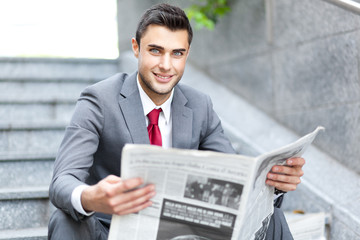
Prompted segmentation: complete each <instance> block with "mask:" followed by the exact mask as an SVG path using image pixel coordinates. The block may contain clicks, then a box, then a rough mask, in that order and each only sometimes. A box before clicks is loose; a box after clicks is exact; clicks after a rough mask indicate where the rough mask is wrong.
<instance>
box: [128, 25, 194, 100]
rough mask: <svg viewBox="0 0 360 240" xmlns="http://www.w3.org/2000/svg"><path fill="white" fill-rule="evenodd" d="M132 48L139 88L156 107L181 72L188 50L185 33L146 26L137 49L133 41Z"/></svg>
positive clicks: (166, 96) (186, 34)
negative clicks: (136, 65)
mask: <svg viewBox="0 0 360 240" xmlns="http://www.w3.org/2000/svg"><path fill="white" fill-rule="evenodd" d="M132 47H133V51H134V55H135V57H136V58H138V71H139V80H140V85H141V87H142V88H143V89H144V91H145V92H146V94H147V95H148V96H149V97H150V98H151V100H152V101H153V102H154V103H155V104H156V105H161V104H162V103H164V102H165V101H166V100H167V99H168V98H169V97H170V94H171V90H172V89H173V88H174V86H175V85H176V84H177V83H178V82H179V81H180V79H181V77H182V75H183V73H184V69H185V64H186V59H187V56H188V54H189V48H190V46H189V43H188V33H187V31H186V30H176V31H171V30H170V29H168V28H166V27H163V26H158V25H149V26H148V27H147V30H146V32H145V33H144V34H143V36H142V38H141V39H140V47H139V45H138V44H137V42H136V40H135V39H134V38H133V39H132Z"/></svg>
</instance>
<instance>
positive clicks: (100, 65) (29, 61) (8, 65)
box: [0, 58, 119, 81]
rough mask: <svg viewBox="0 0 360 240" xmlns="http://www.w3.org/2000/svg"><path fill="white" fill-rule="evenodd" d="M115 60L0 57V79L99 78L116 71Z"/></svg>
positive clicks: (79, 79)
mask: <svg viewBox="0 0 360 240" xmlns="http://www.w3.org/2000/svg"><path fill="white" fill-rule="evenodd" d="M118 65H119V64H118V61H117V60H105V59H61V58H0V79H6V80H9V79H37V80H42V79H46V80H50V79H53V80H55V81H57V80H59V79H60V80H64V79H70V80H71V79H72V80H73V79H76V80H77V81H81V80H84V81H89V80H95V81H97V80H100V79H104V78H107V77H109V76H111V75H113V74H115V73H116V72H118Z"/></svg>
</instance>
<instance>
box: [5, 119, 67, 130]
mask: <svg viewBox="0 0 360 240" xmlns="http://www.w3.org/2000/svg"><path fill="white" fill-rule="evenodd" d="M68 123H69V122H68V121H60V120H56V121H38V122H35V121H34V122H11V123H5V122H0V131H9V130H42V129H43V130H47V129H64V130H65V127H66V125H67V124H68Z"/></svg>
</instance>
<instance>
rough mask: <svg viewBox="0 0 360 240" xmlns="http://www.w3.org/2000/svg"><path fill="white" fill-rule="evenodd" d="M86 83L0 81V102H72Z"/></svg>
mask: <svg viewBox="0 0 360 240" xmlns="http://www.w3.org/2000/svg"><path fill="white" fill-rule="evenodd" d="M88 85H89V84H88V83H76V82H75V83H60V82H57V83H51V82H50V83H47V82H24V83H22V82H20V83H19V82H0V91H1V92H2V94H1V95H0V101H1V102H7V103H11V102H54V103H56V102H72V103H75V102H76V99H77V98H78V97H79V96H80V93H81V91H82V90H83V89H84V88H85V87H87V86H88Z"/></svg>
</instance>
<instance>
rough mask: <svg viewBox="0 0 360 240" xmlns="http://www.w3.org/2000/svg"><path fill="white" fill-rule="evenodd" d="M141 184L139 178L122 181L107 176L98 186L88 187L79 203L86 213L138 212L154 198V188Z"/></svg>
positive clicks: (141, 181)
mask: <svg viewBox="0 0 360 240" xmlns="http://www.w3.org/2000/svg"><path fill="white" fill-rule="evenodd" d="M142 184H143V180H142V179H141V178H132V179H127V180H122V179H121V178H119V177H116V176H108V177H106V178H105V179H103V180H102V181H100V182H99V183H98V184H95V185H93V186H89V187H88V188H87V189H85V190H84V191H83V193H82V196H81V202H82V205H83V207H84V209H86V210H87V211H97V212H102V213H107V214H114V213H115V214H126V213H133V212H136V211H140V210H142V209H144V208H146V207H148V206H150V205H151V201H150V199H151V198H152V197H153V196H155V186H154V185H151V184H150V185H147V186H145V187H140V186H141V185H142Z"/></svg>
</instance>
